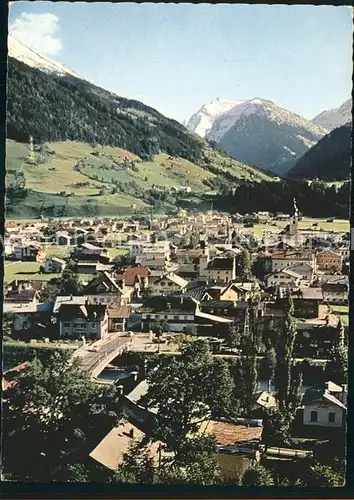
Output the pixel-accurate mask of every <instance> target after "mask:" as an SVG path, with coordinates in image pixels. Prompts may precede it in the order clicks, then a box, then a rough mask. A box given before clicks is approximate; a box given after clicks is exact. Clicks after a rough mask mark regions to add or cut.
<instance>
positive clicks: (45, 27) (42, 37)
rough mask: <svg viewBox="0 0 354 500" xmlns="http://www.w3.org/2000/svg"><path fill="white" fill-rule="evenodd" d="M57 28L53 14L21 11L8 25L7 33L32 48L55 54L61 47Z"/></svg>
mask: <svg viewBox="0 0 354 500" xmlns="http://www.w3.org/2000/svg"><path fill="white" fill-rule="evenodd" d="M59 28H60V24H59V18H58V17H57V16H55V15H54V14H26V13H23V14H21V16H19V17H18V18H17V19H15V20H14V21H13V22H12V23H11V24H10V25H9V34H10V35H11V36H13V37H14V38H16V40H18V41H19V42H21V43H23V44H24V45H26V46H27V47H29V48H31V49H33V50H38V51H39V52H42V53H43V54H46V55H48V56H55V55H56V54H58V52H60V51H61V49H62V42H61V39H60V37H59V36H58V35H57V32H58V31H59Z"/></svg>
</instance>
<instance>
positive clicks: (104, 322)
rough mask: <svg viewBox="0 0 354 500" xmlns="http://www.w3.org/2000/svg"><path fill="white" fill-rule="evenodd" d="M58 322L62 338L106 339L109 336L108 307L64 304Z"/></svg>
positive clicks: (61, 306)
mask: <svg viewBox="0 0 354 500" xmlns="http://www.w3.org/2000/svg"><path fill="white" fill-rule="evenodd" d="M58 322H59V335H60V337H64V338H74V339H79V338H81V337H85V338H86V339H101V338H105V337H106V336H107V334H108V314H107V306H106V305H92V304H88V303H85V304H82V305H79V304H75V302H74V303H73V304H70V303H64V304H61V305H60V307H59V312H58Z"/></svg>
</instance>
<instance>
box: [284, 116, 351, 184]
mask: <svg viewBox="0 0 354 500" xmlns="http://www.w3.org/2000/svg"><path fill="white" fill-rule="evenodd" d="M351 135H352V125H351V123H347V124H345V125H342V126H341V127H338V128H335V129H333V130H332V131H331V132H330V133H329V134H328V135H326V136H324V137H323V138H322V139H321V140H320V141H319V142H318V143H317V144H315V145H314V146H313V147H312V148H311V149H309V150H308V151H307V152H306V153H305V154H304V155H303V156H302V157H301V158H300V159H299V160H298V162H297V163H296V164H295V166H294V167H293V168H292V169H291V170H290V171H289V173H288V175H289V177H290V178H295V179H299V178H300V179H301V178H306V179H320V180H324V181H343V180H348V179H350V166H351V165H350V164H351Z"/></svg>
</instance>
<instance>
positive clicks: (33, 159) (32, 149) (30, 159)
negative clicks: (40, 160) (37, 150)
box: [27, 136, 36, 164]
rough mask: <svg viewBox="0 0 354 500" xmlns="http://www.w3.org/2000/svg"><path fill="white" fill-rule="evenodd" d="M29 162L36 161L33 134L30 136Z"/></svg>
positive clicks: (33, 162)
mask: <svg viewBox="0 0 354 500" xmlns="http://www.w3.org/2000/svg"><path fill="white" fill-rule="evenodd" d="M27 163H31V164H35V163H36V157H35V156H34V146H33V137H32V136H30V143H29V154H28V157H27Z"/></svg>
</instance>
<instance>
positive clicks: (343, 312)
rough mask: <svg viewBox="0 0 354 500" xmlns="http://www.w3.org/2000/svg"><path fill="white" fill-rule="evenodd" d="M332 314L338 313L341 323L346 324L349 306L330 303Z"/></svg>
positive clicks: (347, 322)
mask: <svg viewBox="0 0 354 500" xmlns="http://www.w3.org/2000/svg"><path fill="white" fill-rule="evenodd" d="M330 307H331V309H332V311H333V312H334V314H338V316H340V319H341V320H342V323H343V324H344V325H346V326H348V324H349V306H337V305H332V306H330Z"/></svg>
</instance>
